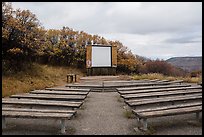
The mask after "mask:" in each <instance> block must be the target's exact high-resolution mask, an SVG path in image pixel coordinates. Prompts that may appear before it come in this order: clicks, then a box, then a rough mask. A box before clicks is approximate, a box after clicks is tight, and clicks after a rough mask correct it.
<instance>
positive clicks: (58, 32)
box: [2, 2, 185, 76]
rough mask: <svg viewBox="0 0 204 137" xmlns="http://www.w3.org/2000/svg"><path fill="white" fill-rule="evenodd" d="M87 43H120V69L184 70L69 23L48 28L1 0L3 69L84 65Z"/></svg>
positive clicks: (180, 72)
mask: <svg viewBox="0 0 204 137" xmlns="http://www.w3.org/2000/svg"><path fill="white" fill-rule="evenodd" d="M88 44H104V45H111V46H117V51H118V54H117V64H118V65H117V66H118V67H117V71H118V72H122V73H128V74H130V73H137V74H140V73H162V74H165V75H175V76H177V75H184V74H185V72H184V71H183V70H181V69H177V68H175V67H173V66H172V65H170V64H168V63H167V62H165V61H163V60H156V61H153V60H150V59H147V58H145V57H141V56H138V55H135V54H133V53H132V52H131V50H129V49H128V48H127V47H126V46H124V45H123V44H122V43H121V42H120V41H118V40H116V41H113V40H107V39H105V38H104V37H101V36H98V35H91V34H88V33H86V32H84V31H75V30H73V29H72V28H69V27H66V26H63V27H62V29H47V30H46V29H45V28H44V27H43V26H42V25H41V23H40V21H39V20H38V19H37V17H36V15H35V14H33V13H32V12H31V11H29V10H21V9H16V10H14V9H13V8H12V3H9V2H2V65H3V70H5V69H13V70H16V71H18V70H21V69H22V66H24V65H25V64H29V63H31V62H38V63H43V64H51V65H65V66H74V67H78V68H85V64H86V63H85V62H86V45H88ZM4 68H5V69H4Z"/></svg>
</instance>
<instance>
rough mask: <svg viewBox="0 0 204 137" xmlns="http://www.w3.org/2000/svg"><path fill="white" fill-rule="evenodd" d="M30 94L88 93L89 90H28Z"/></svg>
mask: <svg viewBox="0 0 204 137" xmlns="http://www.w3.org/2000/svg"><path fill="white" fill-rule="evenodd" d="M29 93H31V94H53V95H88V93H89V92H81V91H61V90H59V91H57V90H54V91H49V90H34V91H30V92H29Z"/></svg>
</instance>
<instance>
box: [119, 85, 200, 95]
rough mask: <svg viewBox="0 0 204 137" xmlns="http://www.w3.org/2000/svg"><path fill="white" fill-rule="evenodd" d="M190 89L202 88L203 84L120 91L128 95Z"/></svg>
mask: <svg viewBox="0 0 204 137" xmlns="http://www.w3.org/2000/svg"><path fill="white" fill-rule="evenodd" d="M189 89H202V86H194V87H178V88H162V89H148V90H133V91H126V92H125V91H123V92H120V93H122V95H126V94H137V93H149V92H159V91H175V90H189Z"/></svg>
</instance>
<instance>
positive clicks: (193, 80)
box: [132, 73, 202, 83]
mask: <svg viewBox="0 0 204 137" xmlns="http://www.w3.org/2000/svg"><path fill="white" fill-rule="evenodd" d="M132 79H134V80H141V79H160V80H164V79H166V80H171V81H173V80H183V81H184V82H188V83H199V82H201V81H202V76H200V77H172V76H164V75H162V74H158V73H148V74H142V75H133V76H132Z"/></svg>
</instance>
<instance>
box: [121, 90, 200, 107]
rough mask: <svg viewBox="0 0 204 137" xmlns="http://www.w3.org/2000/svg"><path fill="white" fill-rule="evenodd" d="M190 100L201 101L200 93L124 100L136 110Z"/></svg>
mask: <svg viewBox="0 0 204 137" xmlns="http://www.w3.org/2000/svg"><path fill="white" fill-rule="evenodd" d="M190 100H202V93H197V94H194V95H185V96H183V95H182V96H177V97H163V98H154V99H134V100H133V99H132V100H125V103H127V104H128V105H129V106H130V107H132V108H136V107H137V106H142V105H149V104H155V105H158V104H159V103H167V102H170V103H172V104H175V102H178V101H190Z"/></svg>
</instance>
